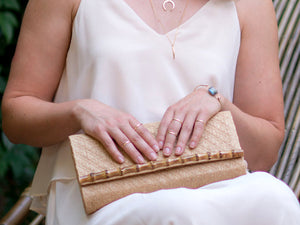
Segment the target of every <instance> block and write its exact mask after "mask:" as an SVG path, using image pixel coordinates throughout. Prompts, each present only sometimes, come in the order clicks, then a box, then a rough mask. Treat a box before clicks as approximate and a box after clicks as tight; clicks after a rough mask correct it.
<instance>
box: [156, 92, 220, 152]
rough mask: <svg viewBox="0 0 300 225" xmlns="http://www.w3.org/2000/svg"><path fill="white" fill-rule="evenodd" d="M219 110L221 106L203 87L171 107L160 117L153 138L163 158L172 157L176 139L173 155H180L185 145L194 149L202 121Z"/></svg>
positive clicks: (201, 128)
mask: <svg viewBox="0 0 300 225" xmlns="http://www.w3.org/2000/svg"><path fill="white" fill-rule="evenodd" d="M220 110H221V103H220V102H219V101H218V100H217V98H215V97H213V96H211V95H210V94H209V93H208V91H207V88H198V89H196V90H194V91H193V92H192V93H190V94H189V95H187V96H186V97H185V98H183V99H181V100H180V101H178V102H177V103H175V104H173V105H171V106H170V107H169V108H168V109H167V111H166V112H165V114H164V116H163V119H162V121H161V123H160V127H159V130H158V134H157V137H156V139H157V141H158V143H159V147H160V148H163V153H164V155H165V156H169V155H171V154H172V152H173V148H174V145H175V141H176V139H177V138H178V140H177V143H176V146H175V154H176V155H181V154H182V153H183V152H184V149H185V146H186V145H187V144H188V146H189V147H190V148H195V147H196V146H197V145H198V143H199V141H200V138H201V135H202V132H203V130H204V127H205V124H206V122H207V121H208V120H209V119H210V118H211V117H212V116H214V115H215V114H216V113H217V112H219V111H220Z"/></svg>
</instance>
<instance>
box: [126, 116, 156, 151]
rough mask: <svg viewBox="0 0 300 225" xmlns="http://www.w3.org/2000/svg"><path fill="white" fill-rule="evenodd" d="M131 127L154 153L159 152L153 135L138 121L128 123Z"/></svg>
mask: <svg viewBox="0 0 300 225" xmlns="http://www.w3.org/2000/svg"><path fill="white" fill-rule="evenodd" d="M130 125H131V127H132V128H133V129H134V131H135V132H137V133H138V134H139V135H140V137H141V138H142V139H144V141H145V142H146V143H147V144H148V145H149V146H150V147H151V148H152V149H153V150H154V151H155V152H158V151H159V146H158V143H157V141H156V140H155V138H154V137H153V135H152V134H151V133H150V132H149V131H148V130H147V129H146V128H145V127H144V126H143V124H142V123H139V122H138V121H130Z"/></svg>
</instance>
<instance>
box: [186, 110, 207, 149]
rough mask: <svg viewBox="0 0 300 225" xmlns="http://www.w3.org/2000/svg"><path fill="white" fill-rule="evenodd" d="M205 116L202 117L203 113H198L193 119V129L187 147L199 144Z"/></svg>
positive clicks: (205, 119) (194, 146)
mask: <svg viewBox="0 0 300 225" xmlns="http://www.w3.org/2000/svg"><path fill="white" fill-rule="evenodd" d="M201 116H202V117H201ZM207 120H208V119H207V118H205V117H204V115H201V114H200V115H198V117H197V118H196V120H195V124H194V130H193V133H192V136H191V139H190V143H189V147H190V148H196V146H197V145H198V144H199V141H200V138H201V136H202V134H203V131H204V128H205V124H206V122H207Z"/></svg>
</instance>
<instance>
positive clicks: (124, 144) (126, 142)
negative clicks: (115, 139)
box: [122, 140, 131, 147]
mask: <svg viewBox="0 0 300 225" xmlns="http://www.w3.org/2000/svg"><path fill="white" fill-rule="evenodd" d="M129 143H131V142H130V141H129V140H127V141H125V142H124V143H123V144H122V145H123V147H125V146H126V145H128V144H129Z"/></svg>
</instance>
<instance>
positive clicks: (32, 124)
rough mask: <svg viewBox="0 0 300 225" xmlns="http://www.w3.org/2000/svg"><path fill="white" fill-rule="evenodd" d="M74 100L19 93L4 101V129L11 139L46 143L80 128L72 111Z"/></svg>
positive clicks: (34, 144) (42, 144)
mask: <svg viewBox="0 0 300 225" xmlns="http://www.w3.org/2000/svg"><path fill="white" fill-rule="evenodd" d="M75 105H76V101H71V102H65V103H52V102H47V101H43V100H40V99H38V98H36V97H31V96H21V97H16V98H10V99H6V100H4V102H3V106H2V113H3V124H2V125H3V130H4V132H5V134H6V135H7V136H8V138H9V139H10V140H11V141H12V142H14V143H23V144H28V145H32V146H38V147H40V146H48V145H52V144H55V143H58V142H60V141H62V140H64V139H66V138H67V137H68V136H69V135H71V134H74V133H76V132H77V131H78V130H79V129H80V125H79V122H78V121H77V120H76V117H75V115H74V110H73V109H74V107H75Z"/></svg>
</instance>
